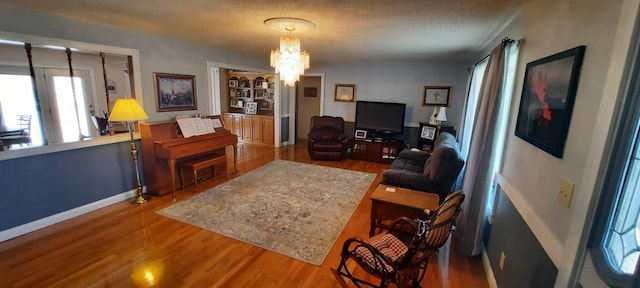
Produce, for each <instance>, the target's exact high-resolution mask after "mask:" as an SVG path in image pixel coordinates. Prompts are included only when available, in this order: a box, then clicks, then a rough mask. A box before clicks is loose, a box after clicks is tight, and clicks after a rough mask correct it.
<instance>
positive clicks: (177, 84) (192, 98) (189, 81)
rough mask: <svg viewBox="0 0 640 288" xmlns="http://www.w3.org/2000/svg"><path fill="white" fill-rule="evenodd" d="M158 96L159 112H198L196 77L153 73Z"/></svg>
mask: <svg viewBox="0 0 640 288" xmlns="http://www.w3.org/2000/svg"><path fill="white" fill-rule="evenodd" d="M153 75H154V82H155V83H154V84H155V88H156V96H157V102H156V103H157V106H156V108H157V110H158V111H159V112H164V111H180V110H196V109H198V106H197V105H196V99H197V98H196V76H195V75H179V74H168V73H153Z"/></svg>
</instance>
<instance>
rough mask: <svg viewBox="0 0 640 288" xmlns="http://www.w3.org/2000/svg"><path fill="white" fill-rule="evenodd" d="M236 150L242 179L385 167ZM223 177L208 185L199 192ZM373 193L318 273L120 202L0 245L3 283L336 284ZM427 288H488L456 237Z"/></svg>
mask: <svg viewBox="0 0 640 288" xmlns="http://www.w3.org/2000/svg"><path fill="white" fill-rule="evenodd" d="M238 147H239V149H238V150H239V151H238V166H237V167H238V172H239V175H240V174H242V173H245V172H247V171H250V170H252V169H254V168H256V167H259V166H261V165H264V164H266V163H268V162H270V161H273V160H274V159H284V160H291V161H298V162H304V163H313V164H317V165H324V166H331V167H337V168H345V169H351V170H357V171H364V172H374V173H378V177H377V178H376V183H377V182H378V181H379V179H380V175H381V172H382V170H383V169H385V168H387V167H388V164H381V163H373V162H365V161H358V160H352V159H347V160H345V161H338V162H332V161H312V160H311V159H310V158H309V156H308V154H307V151H306V142H305V141H300V143H299V144H297V145H296V146H295V147H281V148H273V147H271V148H269V147H261V146H252V145H239V146H238ZM227 153H229V151H227ZM228 159H229V160H228V161H231V157H228ZM228 167H229V168H231V164H230V163H229V165H228ZM229 170H230V169H229ZM229 177H230V178H231V177H235V175H229ZM222 181H224V180H221V179H213V180H207V181H205V182H203V183H202V184H199V185H198V186H199V188H201V189H199V190H200V191H204V190H206V189H207V188H209V187H212V186H214V185H217V184H220V183H221V182H222ZM374 187H375V185H373V186H372V188H371V189H369V191H368V192H367V193H368V194H367V196H365V197H364V198H363V201H362V202H361V203H360V205H359V206H358V208H357V209H356V211H355V213H354V214H353V216H352V218H351V220H350V221H349V223H348V224H347V225H346V227H345V229H344V231H343V233H342V234H341V235H340V237H339V239H338V240H337V241H336V243H335V244H334V246H333V247H332V249H331V251H330V253H329V255H328V256H327V258H326V259H325V261H324V263H323V264H322V266H320V267H318V266H315V265H312V264H308V263H306V262H302V261H299V260H294V259H292V258H289V257H287V256H283V255H280V254H277V253H274V252H270V251H266V250H264V249H261V248H258V247H255V246H253V245H250V244H246V243H244V242H240V241H237V240H234V239H231V238H228V237H225V236H222V235H218V234H216V233H213V232H210V231H207V230H204V229H200V228H198V227H195V226H191V225H188V224H184V223H181V222H178V221H175V220H173V219H169V218H167V217H164V216H160V215H158V214H156V213H155V211H157V210H159V209H162V208H164V207H167V206H169V205H172V204H173V202H172V201H171V195H165V196H163V197H153V198H152V200H151V201H150V202H148V203H146V204H144V205H133V204H130V203H129V202H127V201H123V202H120V203H116V204H114V205H111V206H108V207H105V208H102V209H100V210H97V211H94V212H91V213H87V214H85V215H82V216H79V217H76V218H73V219H70V220H67V221H64V222H61V223H58V224H56V225H52V226H49V227H47V228H44V229H40V230H38V231H35V232H32V233H29V234H27V235H23V236H20V237H17V238H14V239H11V240H8V241H5V242H2V243H0V287H338V286H339V284H338V282H337V280H336V278H335V276H334V275H333V274H332V272H331V270H330V268H335V267H337V265H338V263H339V259H340V255H339V254H340V249H341V246H342V243H343V242H344V241H345V240H346V239H347V238H349V237H353V236H359V237H366V236H367V235H368V232H369V212H370V209H371V201H370V200H368V195H369V194H370V193H371V192H372V191H373V188H374ZM192 188H193V187H191V186H187V187H185V189H184V191H179V192H178V193H177V197H178V201H181V200H184V199H187V198H189V197H191V196H192V195H194V194H193V193H192V191H193V190H192ZM452 242H453V243H452ZM358 275H360V276H363V275H365V273H364V272H363V271H359V272H358ZM366 279H369V280H374V278H371V277H368V278H366ZM422 287H479V288H483V287H489V284H488V282H487V278H486V276H485V272H484V268H483V266H482V261H481V259H480V258H479V257H473V258H469V257H465V256H461V255H459V254H458V253H457V249H456V248H455V241H450V242H449V243H448V244H447V245H445V246H444V247H443V248H442V249H441V250H440V252H439V253H438V254H437V256H434V257H432V258H431V260H430V263H429V266H428V270H427V275H426V277H425V279H424V280H423V282H422Z"/></svg>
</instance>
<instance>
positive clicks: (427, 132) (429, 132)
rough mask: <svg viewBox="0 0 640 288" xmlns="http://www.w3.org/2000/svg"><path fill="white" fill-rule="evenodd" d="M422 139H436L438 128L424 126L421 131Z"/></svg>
mask: <svg viewBox="0 0 640 288" xmlns="http://www.w3.org/2000/svg"><path fill="white" fill-rule="evenodd" d="M420 138H424V139H428V140H433V139H435V138H436V127H433V126H426V125H425V126H423V127H422V131H420Z"/></svg>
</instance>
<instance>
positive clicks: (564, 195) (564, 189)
mask: <svg viewBox="0 0 640 288" xmlns="http://www.w3.org/2000/svg"><path fill="white" fill-rule="evenodd" d="M573 188H574V184H573V183H571V181H569V180H567V179H564V178H562V181H560V191H558V202H560V204H562V205H564V206H566V207H567V208H568V207H569V206H570V205H571V197H572V196H573Z"/></svg>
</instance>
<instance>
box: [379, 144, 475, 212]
mask: <svg viewBox="0 0 640 288" xmlns="http://www.w3.org/2000/svg"><path fill="white" fill-rule="evenodd" d="M463 166H464V159H462V155H461V154H460V145H458V142H456V139H455V137H453V135H451V134H450V133H447V132H442V133H440V134H438V137H437V138H436V141H435V145H434V149H433V152H432V153H431V154H429V153H427V152H422V151H402V152H400V154H399V155H398V157H397V158H396V159H395V160H394V161H393V163H392V164H391V167H390V168H389V169H387V170H385V171H384V172H383V173H382V181H381V183H382V184H387V185H392V186H398V187H404V188H408V189H412V190H419V191H425V192H431V193H436V194H438V195H439V196H440V202H442V200H444V198H445V197H446V196H447V195H448V194H449V193H450V192H451V187H452V186H453V183H454V182H455V181H456V179H457V178H458V174H460V171H461V170H462V167H463Z"/></svg>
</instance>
